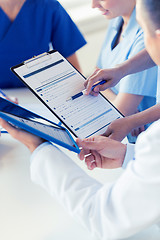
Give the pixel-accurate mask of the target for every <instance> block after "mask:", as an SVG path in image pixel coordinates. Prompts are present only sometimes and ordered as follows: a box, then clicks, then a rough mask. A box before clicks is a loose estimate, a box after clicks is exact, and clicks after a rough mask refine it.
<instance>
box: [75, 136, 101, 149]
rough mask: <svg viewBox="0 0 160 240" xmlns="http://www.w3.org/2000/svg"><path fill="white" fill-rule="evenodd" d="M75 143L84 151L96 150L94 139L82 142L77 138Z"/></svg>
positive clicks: (86, 139)
mask: <svg viewBox="0 0 160 240" xmlns="http://www.w3.org/2000/svg"><path fill="white" fill-rule="evenodd" d="M76 143H77V145H78V146H79V147H82V148H84V149H91V150H94V149H96V148H97V142H95V138H94V137H92V138H85V139H83V140H81V139H79V138H77V139H76Z"/></svg>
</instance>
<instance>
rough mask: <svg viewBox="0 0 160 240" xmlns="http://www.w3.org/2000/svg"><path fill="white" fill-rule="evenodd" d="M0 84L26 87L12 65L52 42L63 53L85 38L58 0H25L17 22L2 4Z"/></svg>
mask: <svg viewBox="0 0 160 240" xmlns="http://www.w3.org/2000/svg"><path fill="white" fill-rule="evenodd" d="M0 29H1V30H0V88H12V87H23V86H24V85H23V83H21V81H20V80H19V79H18V78H17V77H15V76H14V74H13V73H12V72H11V71H10V67H12V66H13V65H16V64H19V63H21V62H23V61H24V60H27V59H29V58H31V57H33V56H35V55H38V54H41V53H43V52H46V51H48V50H49V44H50V43H51V44H52V46H53V48H54V49H57V50H58V51H59V52H60V53H61V54H62V55H63V56H64V57H69V56H70V55H72V54H74V53H75V52H76V51H77V50H78V49H79V48H81V47H82V46H83V45H84V44H85V43H86V41H85V39H84V38H83V36H82V34H81V33H80V31H79V30H78V28H77V26H76V25H75V24H74V23H73V21H72V20H71V18H70V17H69V15H68V14H67V13H66V11H65V10H64V8H63V7H62V6H61V5H60V3H59V2H57V1H56V0H26V2H25V3H24V5H23V6H22V8H21V10H20V12H19V14H18V15H17V17H16V19H15V20H14V22H11V20H10V19H9V18H8V16H7V15H6V14H5V12H4V11H3V10H2V9H1V8H0Z"/></svg>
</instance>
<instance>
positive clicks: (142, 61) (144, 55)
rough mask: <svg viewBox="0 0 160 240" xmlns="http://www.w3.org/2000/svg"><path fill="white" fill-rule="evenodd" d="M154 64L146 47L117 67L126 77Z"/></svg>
mask: <svg viewBox="0 0 160 240" xmlns="http://www.w3.org/2000/svg"><path fill="white" fill-rule="evenodd" d="M154 66H155V63H154V62H153V60H152V59H151V58H150V56H149V54H148V52H147V51H146V49H144V50H142V51H141V52H139V53H138V54H136V55H135V56H134V57H132V58H130V59H128V60H127V61H125V62H124V63H122V64H120V65H118V66H117V67H118V68H119V70H120V72H121V73H122V76H123V77H125V76H127V75H129V74H133V73H137V72H141V71H143V70H146V69H148V68H151V67H154Z"/></svg>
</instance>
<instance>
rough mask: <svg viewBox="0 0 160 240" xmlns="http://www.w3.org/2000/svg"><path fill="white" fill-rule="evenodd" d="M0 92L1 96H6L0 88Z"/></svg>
mask: <svg viewBox="0 0 160 240" xmlns="http://www.w3.org/2000/svg"><path fill="white" fill-rule="evenodd" d="M0 94H2V96H3V97H7V95H6V94H5V93H4V92H3V91H2V90H1V89H0Z"/></svg>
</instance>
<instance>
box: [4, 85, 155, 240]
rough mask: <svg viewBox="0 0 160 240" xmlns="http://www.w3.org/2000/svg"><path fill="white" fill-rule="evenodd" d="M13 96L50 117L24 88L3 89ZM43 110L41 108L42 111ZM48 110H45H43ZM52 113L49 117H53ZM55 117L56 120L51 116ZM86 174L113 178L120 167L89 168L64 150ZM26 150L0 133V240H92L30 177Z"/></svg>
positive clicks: (143, 237) (144, 239)
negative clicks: (106, 168)
mask: <svg viewBox="0 0 160 240" xmlns="http://www.w3.org/2000/svg"><path fill="white" fill-rule="evenodd" d="M5 92H6V93H7V94H8V95H10V96H17V97H18V99H19V103H20V104H22V105H24V106H28V108H30V107H31V109H37V110H38V109H40V112H41V113H42V112H43V113H45V114H46V115H47V116H48V117H49V116H50V119H52V114H51V113H49V110H46V108H45V107H44V106H43V105H42V103H40V101H39V100H37V99H36V97H35V96H34V95H33V94H32V93H31V92H30V91H29V90H27V89H18V90H7V91H5ZM43 110H44V111H43ZM47 111H48V113H47ZM54 119H55V117H53V119H52V120H54ZM55 121H57V120H56V119H55ZM65 152H66V153H67V154H69V155H70V157H71V158H72V159H73V160H74V161H75V162H76V163H77V164H79V165H80V166H81V167H82V168H83V169H84V170H85V171H87V173H88V174H90V175H91V176H93V177H95V178H97V179H98V180H99V181H101V182H109V181H114V180H115V179H117V177H119V176H120V174H121V173H122V170H121V169H117V170H101V169H96V170H94V171H89V170H87V169H86V167H85V165H84V163H83V162H80V160H79V159H78V158H77V156H76V154H75V153H72V152H69V151H67V150H66V151H65ZM29 158H30V153H29V150H28V149H27V148H26V147H25V146H23V145H22V144H21V143H19V142H18V141H16V140H14V139H12V138H11V137H10V136H9V134H6V133H3V134H2V136H1V137H0V239H1V240H11V239H12V240H66V239H69V240H75V239H76V240H82V239H83V240H92V238H91V236H90V234H89V232H88V231H87V230H86V229H84V228H83V227H82V226H80V225H79V224H78V223H77V222H76V221H75V220H73V219H72V217H70V216H69V214H68V213H67V212H66V211H65V210H64V209H63V208H62V207H61V205H60V204H59V203H58V202H57V201H56V200H55V199H54V198H51V197H50V195H49V194H48V193H47V192H45V190H43V189H42V188H41V187H39V186H37V185H35V184H34V183H32V182H31V180H30V173H29V165H30V164H29ZM129 239H130V240H158V239H160V234H159V230H158V229H157V228H156V227H155V226H154V227H152V228H150V229H148V230H146V231H144V232H142V233H140V234H138V235H136V236H134V237H132V238H129Z"/></svg>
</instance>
